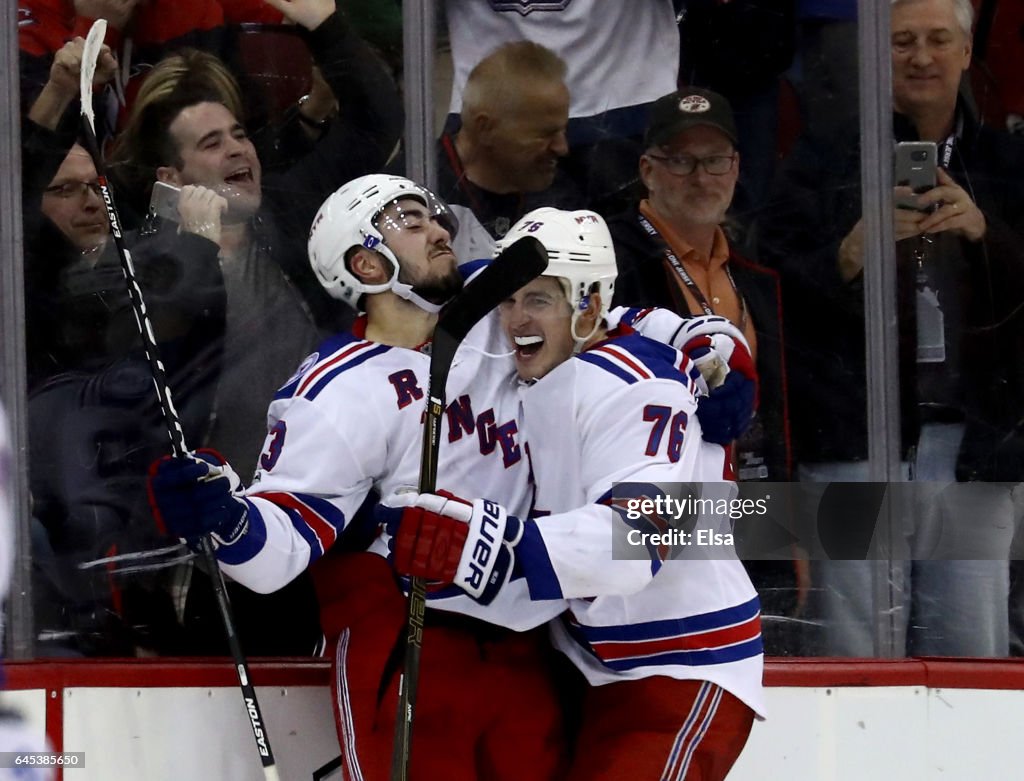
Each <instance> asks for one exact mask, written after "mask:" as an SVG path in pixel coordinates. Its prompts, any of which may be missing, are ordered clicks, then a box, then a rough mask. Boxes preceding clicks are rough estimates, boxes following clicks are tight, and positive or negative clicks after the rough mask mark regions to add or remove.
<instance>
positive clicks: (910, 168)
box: [893, 141, 938, 211]
mask: <svg viewBox="0 0 1024 781" xmlns="http://www.w3.org/2000/svg"><path fill="white" fill-rule="evenodd" d="M937 157H938V150H937V148H936V145H935V142H934V141H900V142H899V143H898V144H896V155H895V162H894V168H893V170H894V174H893V180H894V181H893V183H894V184H896V185H897V186H900V185H902V186H903V187H909V188H910V189H911V190H913V191H914V192H915V193H916V194H921V193H923V192H927V191H928V190H930V189H932V188H933V187H934V186H935V183H936V174H935V167H936V158H937ZM896 205H897V206H898V207H900V208H901V209H917V210H918V211H924V209H922V208H921V207H920V206H918V205H917V204H916V203H915V202H914V199H913V197H912V196H897V198H896Z"/></svg>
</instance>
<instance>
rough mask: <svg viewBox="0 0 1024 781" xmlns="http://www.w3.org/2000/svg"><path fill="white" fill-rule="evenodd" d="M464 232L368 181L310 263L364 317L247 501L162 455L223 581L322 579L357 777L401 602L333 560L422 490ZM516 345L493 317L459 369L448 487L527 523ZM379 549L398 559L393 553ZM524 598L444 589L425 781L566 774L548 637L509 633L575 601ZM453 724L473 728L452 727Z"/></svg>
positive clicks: (448, 427)
mask: <svg viewBox="0 0 1024 781" xmlns="http://www.w3.org/2000/svg"><path fill="white" fill-rule="evenodd" d="M452 230H454V227H453V226H451V222H450V215H449V213H448V210H447V209H446V208H445V207H444V205H443V204H441V203H439V202H438V201H437V200H436V199H435V198H434V197H433V195H432V194H430V193H429V192H427V191H426V190H424V189H423V188H420V187H418V186H417V185H415V184H413V183H412V182H409V181H408V180H405V179H401V178H398V177H387V176H370V177H363V178H362V179H359V180H355V181H354V182H351V183H349V184H348V185H346V186H345V187H343V188H342V189H341V190H339V191H338V192H337V193H335V194H334V195H333V196H331V198H329V199H328V200H327V202H325V204H324V205H323V207H322V208H321V210H320V212H319V214H318V216H317V218H316V219H315V221H314V223H313V227H312V231H311V240H310V255H311V261H312V263H313V266H314V269H315V270H316V271H317V274H318V276H319V277H320V280H321V282H322V284H324V286H325V287H326V288H327V289H328V290H329V291H330V292H331V293H332V294H333V295H335V296H336V297H337V298H339V299H341V300H343V301H345V302H347V303H349V304H351V305H353V306H362V307H364V308H365V310H366V316H365V317H363V318H361V319H360V320H359V321H358V322H357V324H356V326H355V328H354V330H353V332H352V333H347V334H342V335H339V336H338V337H336V338H334V339H332V340H329V341H328V342H326V343H324V344H323V345H322V346H321V348H320V349H319V350H318V351H317V352H316V353H314V354H313V355H312V356H310V358H309V359H307V361H305V362H304V364H303V365H302V366H301V367H300V368H299V370H298V371H297V372H296V374H295V376H294V377H293V378H292V379H291V380H290V381H289V382H288V383H287V384H286V385H285V386H284V387H283V388H282V389H281V391H279V393H278V394H277V397H276V398H275V400H274V402H273V403H272V404H271V407H270V411H269V415H268V425H269V434H268V437H267V440H266V444H265V447H264V452H263V454H262V456H261V458H260V465H259V469H258V470H257V473H256V475H255V478H254V480H253V482H252V485H251V486H250V488H249V489H247V490H245V491H244V492H243V491H242V489H241V487H240V485H239V483H238V481H237V478H235V479H234V483H232V482H231V479H230V472H225V474H224V475H223V476H219V477H218V476H217V475H218V473H216V472H213V471H212V470H211V467H210V465H209V464H207V463H206V462H205V461H203V460H194V459H167V460H164V461H161V462H159V463H158V465H157V466H156V469H155V474H154V476H153V478H152V480H151V488H152V494H153V498H154V504H155V509H156V511H157V513H158V515H159V516H160V517H162V518H163V520H164V523H165V525H166V526H167V528H168V529H169V530H170V531H171V532H173V533H174V534H176V535H178V536H181V537H184V538H186V539H195V538H197V537H199V536H201V535H202V534H205V533H211V532H212V533H213V534H214V537H215V539H216V540H217V541H218V543H219V545H218V548H217V557H218V559H219V560H220V562H221V566H222V568H223V569H224V571H225V573H227V574H228V575H230V576H231V577H233V578H235V579H236V580H238V581H239V582H241V583H243V584H244V585H247V586H249V587H250V588H253V589H254V590H258V591H272V590H275V589H277V588H280V587H281V585H283V584H284V583H287V582H288V581H289V580H290V579H291V578H293V577H294V576H295V575H296V574H297V573H299V572H301V571H302V570H303V569H304V568H306V567H307V566H310V565H312V567H313V569H312V572H313V574H314V579H315V581H316V583H317V585H318V595H319V597H320V599H321V617H322V623H323V627H324V630H325V633H326V634H327V636H328V638H329V639H331V640H332V641H333V640H334V639H335V638H337V645H336V649H337V650H336V655H335V662H336V666H335V668H336V669H335V671H336V683H337V686H338V692H337V695H338V696H337V702H338V709H337V716H338V725H339V738H340V740H341V742H342V745H343V746H344V747H345V761H346V765H347V768H348V772H349V774H350V775H352V776H353V777H355V778H360V777H361V778H382V777H386V772H387V761H388V757H389V756H390V743H391V725H392V724H393V718H394V704H393V695H394V684H395V682H396V681H397V677H396V676H394V675H393V672H394V670H393V667H392V666H390V665H389V664H388V663H387V661H388V656H389V651H390V650H391V648H392V646H393V645H394V642H395V640H396V638H397V635H398V633H399V631H400V627H401V622H402V617H403V615H404V613H403V608H404V600H403V598H402V595H401V593H400V592H399V590H398V589H397V588H396V587H395V584H394V582H393V578H392V576H391V573H390V571H389V570H387V568H386V565H385V564H384V559H383V558H381V557H378V556H372V555H358V554H351V555H347V556H345V557H344V558H342V559H337V558H335V557H334V556H332V555H326V556H325V554H326V553H327V551H328V550H329V549H330V548H331V546H332V545H334V544H335V542H336V541H337V542H339V543H340V544H339V545H338V546H337V547H339V548H344V547H348V548H351V546H352V544H353V543H355V544H357V545H358V544H360V543H361V542H362V541H359V543H356V542H355V541H356V540H358V533H359V531H360V529H359V528H357V527H358V524H356V523H354V521H353V519H354V518H356V517H357V510H358V508H359V506H360V504H361V503H362V502H363V500H364V499H365V498H366V497H367V496H368V495H369V493H370V491H371V489H372V490H375V491H376V492H377V493H379V494H380V495H382V496H385V497H387V496H389V495H392V494H396V493H398V492H400V491H402V490H408V489H409V488H411V487H413V486H415V485H416V484H417V482H418V479H417V478H418V472H419V466H420V463H419V461H420V458H419V456H420V441H421V415H422V412H423V409H424V401H425V389H426V382H425V378H426V374H427V369H428V365H429V358H428V357H427V356H426V355H425V354H424V353H423V352H422V350H420V349H419V348H421V347H422V346H424V345H425V344H426V343H427V342H428V340H429V338H430V335H431V332H432V329H433V325H434V322H435V321H436V311H437V309H438V308H439V307H440V304H441V303H443V302H444V301H445V300H447V298H449V297H450V296H451V295H452V294H453V293H454V292H455V291H456V290H457V289H458V286H459V279H460V278H458V277H455V276H454V275H453V269H454V264H455V259H454V257H453V256H452V254H451V251H450V247H449V240H450V237H451V231H452ZM501 341H502V337H501V334H500V329H499V327H498V322H497V318H491V319H490V320H485V321H484V322H483V323H481V324H480V325H479V326H478V327H477V328H476V329H474V331H473V332H471V334H470V336H469V337H468V338H467V340H466V343H465V344H464V345H463V349H462V350H460V352H459V353H458V354H457V356H456V360H455V362H454V364H453V368H452V372H451V376H450V378H449V383H448V398H449V400H450V404H449V407H448V409H447V410H446V415H445V422H444V428H445V431H444V433H443V434H442V436H443V439H442V447H441V451H440V461H439V469H438V479H439V481H441V483H442V484H444V485H445V486H446V487H448V488H450V489H452V490H456V491H458V492H459V493H460V494H462V495H477V496H490V497H495V498H497V499H498V500H499V501H501V502H502V503H503V504H504V505H506V506H507V507H509V508H510V509H511V510H512V512H513V513H518V514H521V515H525V514H526V512H527V511H528V509H529V501H530V498H531V488H530V483H529V475H528V460H527V457H526V454H525V452H524V450H523V448H522V446H521V438H520V434H519V428H518V426H519V422H518V415H519V401H518V398H517V395H516V385H515V382H514V372H515V370H514V365H513V364H512V362H511V360H510V359H509V357H508V356H507V355H506V356H505V357H504V358H502V357H499V358H495V357H493V353H495V352H496V350H498V349H499V347H500V342H501ZM506 352H507V349H506ZM488 353H490V355H489V354H488ZM203 458H209V459H212V460H214V461H217V460H218V459H216V457H215V456H213V455H210V454H205V455H204V456H203ZM225 469H226V468H225ZM346 543H347V544H346ZM373 547H374V549H375V550H378V551H379V552H381V553H385V554H386V541H385V540H383V539H381V540H378V542H376V543H375V544H374V546H373ZM526 587H527V584H526V581H525V580H522V579H519V580H518V581H516V582H515V583H513V584H511V585H507V586H505V587H503V588H502V589H501V590H500V592H499V593H498V595H497V597H496V598H495V599H494V600H493V601H492V602H490V604H487V605H482V604H478V603H477V602H476V601H474V600H473V599H470V598H469V597H468V596H466V594H464V593H463V592H462V590H461V589H458V588H454V587H452V588H448V589H441V590H438V591H436V592H434V593H432V594H431V605H432V607H433V608H435V609H432V610H431V611H429V613H428V615H429V619H428V627H427V632H428V636H427V637H426V639H425V642H424V658H423V667H424V670H425V671H428V672H425V674H424V675H423V677H422V681H423V688H422V690H421V692H420V696H419V706H418V708H417V720H416V729H415V731H414V736H415V737H414V744H413V751H412V755H413V760H412V767H413V774H414V777H415V778H441V777H443V778H450V779H456V781H458V779H462V778H466V779H473V778H495V779H502V778H523V777H529V778H537V779H543V778H555V777H561V775H560V769H559V762H560V755H559V745H558V735H559V726H558V720H559V714H558V711H557V707H556V702H555V699H554V695H553V692H552V690H551V687H550V682H549V680H548V678H547V677H546V674H545V662H544V659H543V656H542V654H541V653H540V650H539V648H538V646H537V643H536V638H535V637H533V636H532V635H530V634H524V635H520V634H513V633H509V632H507V631H504V630H503V629H500V628H499V627H509V628H511V629H514V630H525V629H528V628H530V627H534V626H538V625H540V624H543V623H544V622H545V621H547V620H548V619H549V618H551V617H553V616H554V615H557V614H558V613H559V612H561V611H562V610H563V609H564V606H565V603H564V600H562V599H561V598H555V599H551V600H543V601H530V600H529V595H528V594H527V593H526ZM464 615H469V616H477V617H481V618H484V619H485V620H486V621H488V622H489V623H490V624H491V625H493V626H491V627H490V628H485V626H484V625H483V624H482V623H481V622H478V621H468V620H467V619H466V618H464ZM389 684H390V687H391V688H388V686H389ZM496 686H497V687H499V688H495V687H496ZM499 689H500V691H499ZM379 691H380V692H384V695H385V696H381V695H380V694H379ZM526 711H528V714H527V713H526ZM453 719H454V720H455V721H459V722H464V723H465V724H466V725H467V726H466V728H465V729H459V730H456V729H452V728H451V724H452V722H453ZM469 725H471V726H469Z"/></svg>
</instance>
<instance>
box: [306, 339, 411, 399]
mask: <svg viewBox="0 0 1024 781" xmlns="http://www.w3.org/2000/svg"><path fill="white" fill-rule="evenodd" d="M390 349H391V348H390V347H389V346H388V345H386V344H379V345H377V346H376V347H373V348H371V349H369V350H366V351H365V352H361V353H359V355H358V357H356V358H353V359H352V360H351V361H348V362H347V363H343V364H341V365H340V366H338V367H337V368H334V369H331V370H330V371H329V372H326V373H325V374H324V376H323V377H321V378H320V379H319V380H317V382H316V383H315V384H314V385H313V387H312V388H310V389H309V390H308V391H306V392H305V393H304V394H303V396H304V397H305V398H307V399H309V400H310V401H312V400H313V399H315V398H316V397H317V396H318V395H320V392H321V391H323V389H324V388H326V387H327V386H328V385H329V384H330V382H331V380H333V379H334V378H335V377H337V376H338V375H339V374H342V373H344V372H346V371H348V370H349V369H354V368H355V367H356V366H359V365H360V364H362V363H366V361H368V360H370V359H371V358H376V357H377V356H378V355H381V354H382V353H386V352H387V351H388V350H390Z"/></svg>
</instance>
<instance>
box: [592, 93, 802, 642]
mask: <svg viewBox="0 0 1024 781" xmlns="http://www.w3.org/2000/svg"><path fill="white" fill-rule="evenodd" d="M736 143H737V133H736V122H735V119H734V116H733V111H732V107H731V106H730V105H729V102H728V101H727V100H726V99H725V98H724V97H722V96H721V95H719V94H718V93H716V92H712V91H711V90H706V89H698V88H696V87H688V88H684V89H682V90H679V91H676V92H672V93H670V94H668V95H665V96H663V97H661V98H660V99H658V100H657V101H656V102H655V103H654V105H653V106H652V109H651V115H650V120H649V124H648V127H647V132H646V134H645V136H644V149H645V151H644V153H643V155H641V157H640V163H639V168H640V179H641V181H642V182H643V184H644V186H645V187H646V189H647V198H645V199H643V200H641V201H640V202H639V203H638V204H637V205H636V206H635V207H634V208H631V209H629V210H627V211H626V212H624V213H622V214H620V215H617V216H616V217H614V218H612V219H611V220H609V229H610V230H611V234H612V239H613V241H614V242H615V253H616V257H617V259H618V265H619V278H618V284H617V285H616V288H615V298H614V301H613V303H614V304H616V305H625V306H642V307H650V306H656V307H663V308H666V309H671V310H673V311H675V312H678V313H680V314H682V315H706V314H707V315H710V314H716V315H722V316H724V317H727V318H728V319H729V320H730V321H731V322H732V323H733V324H734V325H735V326H736V327H737V328H739V329H740V330H741V331H743V334H744V336H746V338H747V341H748V343H749V344H750V352H751V354H752V356H753V358H754V360H755V363H756V366H757V371H758V379H759V386H760V392H759V396H760V399H759V405H758V413H757V416H756V417H755V419H754V422H753V424H752V425H751V426H750V428H749V429H748V430H747V432H746V433H745V434H743V435H742V436H741V437H740V438H739V439H734V440H731V441H730V440H726V441H721V442H718V444H726V445H727V444H733V445H734V448H733V451H734V452H733V457H734V458H735V463H736V468H737V476H738V477H739V479H740V480H788V479H789V470H790V458H789V432H788V427H787V424H786V419H787V418H786V414H785V406H784V405H785V393H784V390H783V378H784V376H785V375H784V369H783V367H784V363H783V355H782V322H781V315H780V312H781V308H780V306H779V287H778V280H777V277H776V275H775V273H774V272H772V271H771V270H769V269H766V268H764V267H763V266H760V265H758V264H757V263H754V262H753V261H751V260H748V259H747V258H744V257H742V256H741V255H739V254H738V253H737V252H736V250H735V249H734V248H733V247H732V246H730V240H729V238H728V237H727V236H726V231H725V230H723V227H724V226H725V224H726V221H727V216H726V215H727V212H728V210H729V207H730V205H731V204H732V199H733V194H734V192H735V189H736V181H737V179H738V177H739V166H740V156H739V153H738V152H737V151H736ZM731 391H732V389H731V388H729V387H726V386H723V387H721V388H718V389H717V390H715V391H713V393H718V394H727V393H730V392H731ZM737 433H739V432H737ZM705 438H707V434H705ZM767 564H768V563H763V564H758V565H756V567H752V572H751V575H752V577H753V578H754V580H755V583H758V585H762V584H768V583H766V582H765V581H766V580H768V581H770V584H768V585H775V583H776V582H777V581H779V580H780V579H781V580H782V581H783V582H784V583H785V584H786V585H790V581H791V578H792V575H791V573H790V571H789V565H788V564H787V565H784V566H783V567H782V568H781V569H782V572H775V571H774V570H776V569H779V567H778V566H777V565H771V567H770V569H771V570H772V571H771V572H765V573H758V572H757V571H754V570H755V569H768V567H767V566H766V565H767ZM773 593H779V592H778V590H773ZM765 607H766V609H767V611H768V612H775V611H784V612H790V611H791V610H792V609H793V605H792V604H788V603H787V604H783V605H777V606H776V605H771V604H766V606H765ZM766 641H767V642H768V643H769V644H770V643H772V642H773V638H772V637H771V636H766Z"/></svg>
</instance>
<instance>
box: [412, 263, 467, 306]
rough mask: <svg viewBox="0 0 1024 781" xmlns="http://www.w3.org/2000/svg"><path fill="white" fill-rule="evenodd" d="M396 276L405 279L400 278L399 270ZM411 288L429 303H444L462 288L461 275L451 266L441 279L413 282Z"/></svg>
mask: <svg viewBox="0 0 1024 781" xmlns="http://www.w3.org/2000/svg"><path fill="white" fill-rule="evenodd" d="M398 278H399V280H401V281H403V282H404V281H405V280H402V275H401V272H399V275H398ZM412 289H413V292H414V293H416V295H418V296H419V297H420V298H422V299H423V300H424V301H429V302H430V303H431V304H445V303H447V302H448V301H450V300H451V299H452V298H454V297H455V295H456V294H457V293H459V292H460V291H461V290H462V275H461V274H460V273H459V270H458V269H457V268H453V269H452V270H451V271H450V272H448V273H447V274H446V275H445V276H444V277H442V278H441V279H434V280H431V281H429V282H424V283H417V284H413V286H412Z"/></svg>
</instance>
